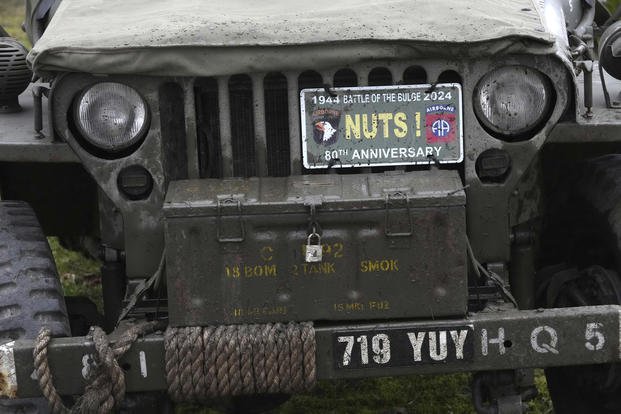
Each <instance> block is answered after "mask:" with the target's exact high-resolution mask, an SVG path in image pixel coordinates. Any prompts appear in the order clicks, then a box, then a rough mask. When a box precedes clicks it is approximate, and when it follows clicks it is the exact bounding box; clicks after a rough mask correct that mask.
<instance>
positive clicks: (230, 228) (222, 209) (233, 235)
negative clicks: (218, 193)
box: [217, 196, 246, 243]
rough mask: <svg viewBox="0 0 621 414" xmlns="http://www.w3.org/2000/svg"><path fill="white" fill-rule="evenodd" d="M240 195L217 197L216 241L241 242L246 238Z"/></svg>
mask: <svg viewBox="0 0 621 414" xmlns="http://www.w3.org/2000/svg"><path fill="white" fill-rule="evenodd" d="M242 213H243V212H242V202H241V197H240V196H231V197H226V198H218V213H217V214H218V241H219V242H220V243H241V242H243V241H244V239H245V238H246V231H245V228H244V220H243V214H242Z"/></svg>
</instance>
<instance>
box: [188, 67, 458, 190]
mask: <svg viewBox="0 0 621 414" xmlns="http://www.w3.org/2000/svg"><path fill="white" fill-rule="evenodd" d="M421 63H422V64H421ZM447 66H448V65H447V64H441V63H434V62H407V61H395V62H388V63H386V62H384V63H382V64H380V63H376V64H374V62H363V63H358V64H355V65H353V66H345V67H340V68H332V69H329V68H328V69H323V70H322V71H321V72H318V71H314V70H307V71H287V72H270V73H252V74H237V75H230V76H227V75H224V76H217V77H211V78H199V79H196V80H195V82H194V83H195V86H194V90H193V92H194V97H192V93H191V92H192V91H190V92H189V93H188V92H187V91H188V86H185V90H186V101H185V111H186V113H191V112H188V111H189V110H190V106H191V103H192V100H193V99H194V100H195V114H196V119H195V122H196V136H195V137H192V135H191V134H188V133H187V131H191V130H192V120H191V119H190V120H188V121H187V122H186V125H185V126H186V137H187V140H188V148H187V153H188V156H189V155H190V153H191V152H193V151H195V149H194V148H192V143H193V142H196V143H197V149H196V152H197V153H198V154H197V155H198V176H199V177H201V178H204V177H209V178H220V177H233V176H236V177H251V176H268V177H283V176H289V175H299V174H326V173H343V174H349V173H352V174H356V173H365V172H383V171H386V170H392V169H394V167H391V166H388V167H366V168H356V169H348V170H339V171H328V170H305V169H304V168H303V167H302V160H301V157H302V140H301V123H302V121H303V120H302V119H301V117H302V116H303V115H302V114H300V91H301V90H302V89H307V88H324V87H327V88H330V87H336V88H352V87H361V86H388V85H395V84H397V85H402V84H403V85H416V84H424V83H428V82H431V81H432V80H437V81H442V82H455V83H463V80H462V78H461V76H460V74H459V73H458V72H457V71H455V70H454V68H453V67H447ZM184 85H191V82H188V83H187V84H184ZM188 161H189V163H188V173H189V175H190V177H194V176H196V175H197V174H196V170H197V167H196V165H190V163H191V161H192V160H188Z"/></svg>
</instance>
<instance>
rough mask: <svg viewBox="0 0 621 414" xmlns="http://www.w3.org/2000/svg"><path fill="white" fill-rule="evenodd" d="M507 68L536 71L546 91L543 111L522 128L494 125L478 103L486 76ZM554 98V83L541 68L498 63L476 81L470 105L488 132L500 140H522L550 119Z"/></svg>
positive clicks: (554, 104)
mask: <svg viewBox="0 0 621 414" xmlns="http://www.w3.org/2000/svg"><path fill="white" fill-rule="evenodd" d="M509 68H519V69H527V70H529V71H531V72H533V73H536V74H537V75H538V76H539V78H540V79H541V81H542V84H543V86H544V88H545V91H546V97H547V99H546V106H545V108H544V109H543V111H541V114H540V115H539V117H538V118H537V119H536V121H535V122H533V123H531V124H529V125H528V126H526V127H524V128H521V129H518V130H513V131H508V130H503V129H500V128H498V127H497V126H496V125H494V124H493V123H491V122H490V121H489V119H488V118H487V116H486V115H485V114H484V113H483V108H482V107H481V105H480V103H479V101H480V96H481V88H482V85H483V83H484V81H485V80H486V79H487V78H488V76H490V75H491V74H492V73H493V72H495V71H498V70H502V69H509ZM556 99H557V96H556V89H555V88H554V84H553V82H552V80H551V79H550V77H549V76H547V75H546V74H545V73H543V72H542V71H541V70H539V69H538V68H535V67H533V66H529V65H526V64H505V65H499V66H495V67H493V68H491V69H490V70H489V71H487V72H485V73H484V74H483V76H481V77H480V78H479V80H478V81H477V83H476V84H475V86H474V89H473V93H472V106H473V109H474V114H475V116H476V119H477V121H479V124H480V125H481V126H482V127H483V129H484V130H485V131H486V132H487V133H488V134H490V135H491V136H493V137H494V138H497V139H500V140H502V141H509V142H516V141H523V140H527V139H530V138H532V137H534V136H535V135H536V134H538V133H539V132H540V131H541V129H542V128H543V127H544V126H545V124H546V123H547V122H548V121H549V120H550V118H551V116H552V114H553V112H554V108H555V106H556Z"/></svg>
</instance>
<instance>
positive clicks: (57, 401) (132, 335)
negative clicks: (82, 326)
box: [33, 321, 158, 414]
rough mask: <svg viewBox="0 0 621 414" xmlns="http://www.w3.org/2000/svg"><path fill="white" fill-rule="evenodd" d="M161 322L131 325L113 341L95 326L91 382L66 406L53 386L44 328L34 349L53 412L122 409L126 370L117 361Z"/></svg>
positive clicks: (38, 373)
mask: <svg viewBox="0 0 621 414" xmlns="http://www.w3.org/2000/svg"><path fill="white" fill-rule="evenodd" d="M157 326H158V322H155V321H153V322H144V323H139V324H136V325H132V326H131V327H129V328H128V329H127V330H126V331H124V332H123V333H122V334H121V335H120V337H119V339H118V340H116V341H115V342H113V343H110V340H109V339H108V336H107V335H106V333H105V332H104V331H103V330H102V329H101V328H100V327H98V326H95V327H92V328H91V330H90V331H89V334H88V337H89V338H90V339H91V340H92V341H93V344H94V346H95V354H94V364H93V366H92V369H93V370H92V371H91V372H90V374H89V375H88V377H89V378H88V379H89V383H88V385H87V386H86V388H85V390H84V394H83V395H82V396H80V398H78V400H77V401H76V403H75V404H74V405H73V406H72V407H71V408H67V407H66V406H65V405H64V403H63V401H62V399H61V397H60V395H59V394H58V392H57V391H56V388H55V387H54V381H53V375H52V371H51V368H50V366H49V362H48V358H47V347H48V345H49V343H50V340H51V337H52V336H51V332H50V330H49V329H48V328H46V327H43V328H41V330H40V331H39V335H38V336H37V338H36V339H35V346H34V349H33V357H34V366H35V373H36V376H37V381H38V382H39V387H40V388H41V392H42V393H43V395H44V397H45V398H46V399H47V401H48V404H49V406H50V410H51V411H52V413H54V414H73V413H98V414H105V413H110V412H112V411H113V410H115V409H117V408H119V406H120V404H121V402H122V401H123V399H124V398H125V373H124V372H123V369H122V368H121V367H120V365H119V362H118V360H119V359H120V358H121V357H122V356H123V355H125V353H126V352H127V351H128V350H129V349H130V348H131V346H132V345H133V344H134V342H135V341H136V339H138V337H140V336H142V335H146V334H147V333H150V332H153V331H154V330H155V329H156V327H157Z"/></svg>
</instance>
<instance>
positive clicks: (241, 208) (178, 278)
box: [164, 170, 467, 326]
mask: <svg viewBox="0 0 621 414" xmlns="http://www.w3.org/2000/svg"><path fill="white" fill-rule="evenodd" d="M464 205H465V195H464V192H463V191H462V183H461V180H460V179H459V176H458V174H457V172H455V171H439V170H435V171H424V172H420V171H419V172H416V173H406V172H392V173H386V174H373V175H370V174H360V175H334V174H330V175H312V176H297V177H296V176H294V177H283V178H248V179H241V178H240V179H225V180H215V179H214V180H210V179H207V180H187V181H176V182H172V183H171V184H170V186H169V190H168V194H167V197H166V201H165V204H164V210H165V216H166V246H167V252H166V273H167V281H168V301H169V302H168V303H169V309H170V322H171V324H172V325H176V326H183V325H205V324H213V323H227V324H229V323H250V322H253V323H254V322H274V321H290V320H322V319H324V320H346V319H387V318H405V317H429V316H430V315H431V316H434V317H439V316H448V315H460V314H463V313H464V312H465V309H466V300H467V287H466V281H467V277H466V260H465V258H466V249H465V231H466V227H465V226H466V224H465V207H464ZM313 233H316V235H313ZM311 235H312V237H309V236H311ZM307 244H313V245H317V244H320V245H321V249H320V250H321V254H320V256H321V257H320V258H317V257H316V258H314V259H313V260H319V261H307V258H306V256H305V253H306V245H307ZM314 249H315V250H317V248H314Z"/></svg>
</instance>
